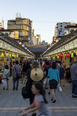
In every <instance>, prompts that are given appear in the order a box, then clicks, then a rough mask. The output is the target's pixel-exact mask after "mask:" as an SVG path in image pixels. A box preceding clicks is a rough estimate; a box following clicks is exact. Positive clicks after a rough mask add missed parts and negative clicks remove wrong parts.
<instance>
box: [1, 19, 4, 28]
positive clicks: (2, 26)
mask: <svg viewBox="0 0 77 116" xmlns="http://www.w3.org/2000/svg"><path fill="white" fill-rule="evenodd" d="M0 29H4V21H3V20H2V22H0Z"/></svg>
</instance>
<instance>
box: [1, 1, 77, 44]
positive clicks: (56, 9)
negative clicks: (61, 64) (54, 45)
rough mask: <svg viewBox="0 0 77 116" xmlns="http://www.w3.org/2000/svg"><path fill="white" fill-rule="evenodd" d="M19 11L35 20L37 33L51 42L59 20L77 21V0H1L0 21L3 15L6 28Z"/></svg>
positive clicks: (23, 15)
mask: <svg viewBox="0 0 77 116" xmlns="http://www.w3.org/2000/svg"><path fill="white" fill-rule="evenodd" d="M17 12H18V13H21V16H22V17H24V18H29V19H31V20H32V21H33V28H34V29H35V35H36V34H41V39H42V40H45V41H47V42H48V43H51V42H52V37H53V35H54V29H55V25H56V23H57V22H75V23H77V0H0V22H1V21H2V17H3V20H4V22H5V23H4V25H5V28H7V20H9V19H15V17H16V13H17Z"/></svg>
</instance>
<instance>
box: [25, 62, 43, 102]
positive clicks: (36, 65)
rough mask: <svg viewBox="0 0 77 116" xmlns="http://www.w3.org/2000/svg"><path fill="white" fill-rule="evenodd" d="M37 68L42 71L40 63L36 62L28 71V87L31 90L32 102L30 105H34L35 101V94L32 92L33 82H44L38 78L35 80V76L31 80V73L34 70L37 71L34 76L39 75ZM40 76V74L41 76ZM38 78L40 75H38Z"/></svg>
mask: <svg viewBox="0 0 77 116" xmlns="http://www.w3.org/2000/svg"><path fill="white" fill-rule="evenodd" d="M37 68H38V69H39V70H40V68H39V63H38V62H37V61H34V62H33V63H32V67H31V68H29V69H28V70H27V83H26V86H27V88H28V90H29V92H30V98H29V100H30V104H32V103H33V100H34V94H33V93H32V91H31V87H32V83H33V82H36V81H39V80H40V81H42V80H41V79H40V77H41V76H40V77H39V78H36V80H35V79H34V76H35V75H34V76H32V77H33V78H31V71H32V70H33V69H36V71H34V74H35V73H37V71H38V70H37ZM39 75H40V74H39ZM37 76H38V75H37Z"/></svg>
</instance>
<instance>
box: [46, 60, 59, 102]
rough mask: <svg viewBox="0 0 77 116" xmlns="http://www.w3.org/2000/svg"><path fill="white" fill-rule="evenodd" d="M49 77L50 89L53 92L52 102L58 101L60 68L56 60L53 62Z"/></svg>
mask: <svg viewBox="0 0 77 116" xmlns="http://www.w3.org/2000/svg"><path fill="white" fill-rule="evenodd" d="M48 77H49V85H50V90H51V94H52V98H51V100H52V103H55V102H56V97H55V93H56V88H57V84H58V82H59V83H60V77H59V71H58V69H56V62H53V63H52V68H49V70H48Z"/></svg>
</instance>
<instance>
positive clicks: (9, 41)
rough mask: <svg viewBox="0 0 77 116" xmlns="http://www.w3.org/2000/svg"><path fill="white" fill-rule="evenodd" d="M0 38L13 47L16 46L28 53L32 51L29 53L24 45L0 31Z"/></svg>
mask: <svg viewBox="0 0 77 116" xmlns="http://www.w3.org/2000/svg"><path fill="white" fill-rule="evenodd" d="M0 39H1V40H3V41H5V42H6V43H9V44H10V45H12V46H14V47H16V48H18V49H20V50H22V51H24V52H26V53H28V54H30V55H32V53H29V52H28V51H27V50H25V48H24V47H22V46H21V45H19V44H18V43H17V42H16V41H15V39H13V38H10V37H9V36H8V35H7V34H3V33H0Z"/></svg>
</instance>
